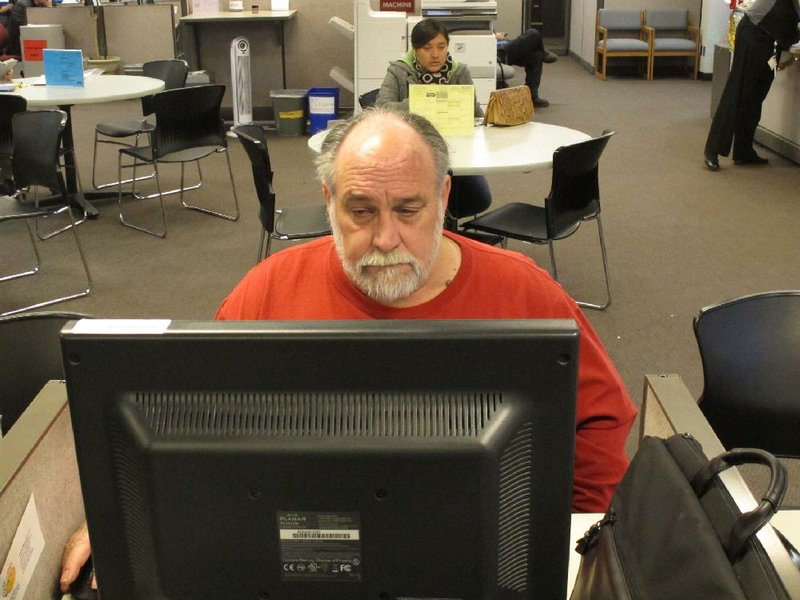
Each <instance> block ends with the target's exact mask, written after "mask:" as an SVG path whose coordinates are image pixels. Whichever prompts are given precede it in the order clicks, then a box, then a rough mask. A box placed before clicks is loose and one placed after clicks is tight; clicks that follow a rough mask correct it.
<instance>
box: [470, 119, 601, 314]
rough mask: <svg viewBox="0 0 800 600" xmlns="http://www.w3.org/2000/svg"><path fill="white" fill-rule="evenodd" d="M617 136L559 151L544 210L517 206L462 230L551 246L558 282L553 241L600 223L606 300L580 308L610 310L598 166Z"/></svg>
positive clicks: (529, 205) (594, 140)
mask: <svg viewBox="0 0 800 600" xmlns="http://www.w3.org/2000/svg"><path fill="white" fill-rule="evenodd" d="M612 135H614V132H613V131H604V132H603V135H601V136H600V137H597V138H594V139H591V140H586V141H585V142H578V143H576V144H571V145H569V146H562V147H560V148H558V149H556V151H555V152H554V153H553V179H552V185H551V188H550V193H549V194H548V196H547V198H545V201H544V206H535V205H533V204H527V203H524V202H512V203H510V204H507V205H505V206H503V207H501V208H498V209H497V210H493V211H491V212H488V213H486V214H485V215H482V216H480V217H478V218H477V219H474V220H472V221H468V222H467V223H464V224H463V228H464V229H465V230H467V231H469V230H475V231H480V232H484V233H489V234H493V235H500V236H502V237H505V238H511V239H515V240H522V241H524V242H530V243H534V244H547V245H548V247H549V250H550V262H551V263H552V265H553V278H554V279H556V280H558V269H557V266H556V258H555V254H554V252H553V242H554V241H556V240H562V239H564V238H566V237H569V236H571V235H572V234H573V233H575V232H576V231H577V230H578V227H580V225H581V223H583V222H584V221H588V220H594V221H596V222H597V232H598V235H599V237H600V251H601V253H602V256H603V272H604V274H605V282H606V301H605V302H604V303H603V304H595V303H590V302H578V304H579V305H580V306H583V307H586V308H595V309H598V310H605V309H606V308H608V307H609V306H610V305H611V286H610V284H609V278H608V257H607V256H606V245H605V239H604V237H603V224H602V221H601V219H600V186H599V181H598V163H599V161H600V156H601V155H602V154H603V150H605V147H606V145H607V144H608V140H609V139H610V138H611V136H612Z"/></svg>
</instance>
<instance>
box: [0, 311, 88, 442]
mask: <svg viewBox="0 0 800 600" xmlns="http://www.w3.org/2000/svg"><path fill="white" fill-rule="evenodd" d="M83 318H87V315H84V314H81V313H73V312H39V313H26V314H21V315H17V316H14V317H4V318H0V348H2V349H3V360H0V417H2V428H1V430H2V433H3V434H4V435H5V434H6V433H8V430H9V429H11V426H12V425H13V424H14V423H15V422H16V421H17V419H19V417H20V415H21V414H22V413H23V412H24V411H25V409H26V408H27V407H28V405H29V404H30V403H31V401H32V400H33V399H34V398H35V397H36V394H38V393H39V391H40V390H41V389H42V387H44V385H45V384H46V383H47V382H48V381H50V380H51V379H64V367H63V363H62V360H61V343H60V340H59V332H60V331H61V328H62V327H63V326H64V325H65V324H66V323H67V322H68V321H71V320H75V319H83Z"/></svg>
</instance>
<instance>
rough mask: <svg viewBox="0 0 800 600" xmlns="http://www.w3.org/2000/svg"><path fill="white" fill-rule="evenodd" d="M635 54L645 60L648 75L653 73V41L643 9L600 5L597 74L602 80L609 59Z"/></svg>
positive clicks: (595, 66)
mask: <svg viewBox="0 0 800 600" xmlns="http://www.w3.org/2000/svg"><path fill="white" fill-rule="evenodd" d="M626 57H636V58H644V59H645V61H646V70H645V71H644V73H645V78H649V76H650V61H651V56H650V44H649V43H648V41H647V38H646V34H645V31H644V26H643V16H642V11H640V10H622V9H611V8H601V9H600V10H598V11H597V24H596V27H595V41H594V76H595V77H599V78H600V79H602V80H603V81H605V79H606V72H607V67H608V59H609V58H626Z"/></svg>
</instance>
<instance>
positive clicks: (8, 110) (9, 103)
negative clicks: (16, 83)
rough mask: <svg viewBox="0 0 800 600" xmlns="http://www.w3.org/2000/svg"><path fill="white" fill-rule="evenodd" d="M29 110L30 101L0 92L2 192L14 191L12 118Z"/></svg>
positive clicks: (0, 178) (0, 170) (0, 188)
mask: <svg viewBox="0 0 800 600" xmlns="http://www.w3.org/2000/svg"><path fill="white" fill-rule="evenodd" d="M26 110H28V101H27V100H25V98H23V97H22V96H16V95H14V94H0V194H2V193H6V194H8V193H12V192H13V191H14V189H13V185H12V181H11V144H12V142H13V140H14V135H13V132H12V130H11V118H12V117H13V116H14V115H15V114H17V113H20V112H25V111H26Z"/></svg>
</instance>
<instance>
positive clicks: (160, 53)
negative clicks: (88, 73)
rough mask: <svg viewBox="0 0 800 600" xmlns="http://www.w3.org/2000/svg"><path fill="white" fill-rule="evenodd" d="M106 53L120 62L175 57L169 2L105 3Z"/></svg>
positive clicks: (175, 17)
mask: <svg viewBox="0 0 800 600" xmlns="http://www.w3.org/2000/svg"><path fill="white" fill-rule="evenodd" d="M104 17H105V22H106V40H107V42H108V53H109V54H111V55H114V56H119V57H120V58H121V59H122V60H121V64H123V65H129V64H137V63H144V62H147V61H150V60H163V59H167V58H175V23H177V19H178V18H179V17H180V15H179V14H178V15H174V14H173V6H172V5H171V4H151V5H142V6H137V5H135V4H132V5H129V6H114V5H108V6H106V7H105V9H104Z"/></svg>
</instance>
